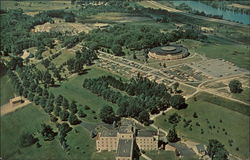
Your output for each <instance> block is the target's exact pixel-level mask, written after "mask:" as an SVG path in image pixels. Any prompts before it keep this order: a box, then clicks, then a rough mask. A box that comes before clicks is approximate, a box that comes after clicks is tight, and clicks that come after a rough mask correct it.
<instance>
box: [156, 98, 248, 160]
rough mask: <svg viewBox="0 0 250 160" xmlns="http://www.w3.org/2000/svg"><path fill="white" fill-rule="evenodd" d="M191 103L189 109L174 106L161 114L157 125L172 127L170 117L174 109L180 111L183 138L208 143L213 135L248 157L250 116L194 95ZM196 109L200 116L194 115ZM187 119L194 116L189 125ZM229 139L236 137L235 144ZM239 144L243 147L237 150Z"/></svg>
mask: <svg viewBox="0 0 250 160" xmlns="http://www.w3.org/2000/svg"><path fill="white" fill-rule="evenodd" d="M224 101H226V100H224ZM187 103H188V108H187V109H183V110H180V111H177V110H171V111H169V112H167V113H166V115H162V116H160V117H158V118H157V119H156V120H155V124H156V126H159V127H161V128H163V129H165V130H168V129H169V128H170V127H171V126H172V124H171V123H169V122H168V117H169V116H170V115H171V114H173V113H178V114H179V115H180V116H181V117H182V118H181V121H180V122H179V123H178V125H177V128H176V130H177V133H178V134H179V136H180V137H181V138H185V139H190V140H192V141H195V142H199V143H204V144H208V140H209V139H213V138H216V139H218V140H219V141H221V142H222V143H223V144H224V145H225V147H226V149H227V150H228V151H229V152H230V153H232V154H235V155H238V156H240V157H241V158H244V159H246V158H247V157H248V156H249V155H248V150H249V144H248V142H249V125H248V122H249V116H246V115H243V114H241V113H237V112H235V111H232V110H229V109H227V108H224V107H221V106H219V105H216V104H213V103H212V102H206V101H203V100H200V99H199V98H198V100H197V101H194V100H193V99H190V100H188V102H187ZM229 103H230V102H229ZM194 112H196V113H197V115H198V118H194V117H193V114H194ZM184 119H185V120H186V121H189V120H191V122H190V124H189V125H187V126H186V127H184V124H185V123H184ZM202 130H203V133H202ZM229 140H233V143H232V146H230V145H229V142H228V141H229ZM236 147H239V151H236Z"/></svg>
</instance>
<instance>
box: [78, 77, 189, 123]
mask: <svg viewBox="0 0 250 160" xmlns="http://www.w3.org/2000/svg"><path fill="white" fill-rule="evenodd" d="M83 87H84V88H87V89H89V90H91V91H92V92H93V93H95V94H97V95H98V96H101V97H103V98H104V99H105V100H107V101H110V102H112V103H115V104H117V105H118V106H119V108H118V110H117V114H118V115H119V116H120V117H133V118H136V119H138V120H139V121H141V122H143V123H145V124H146V125H148V124H149V123H151V121H150V119H149V114H148V113H149V112H150V113H151V114H156V113H159V111H160V110H165V109H167V108H168V107H169V106H170V105H171V104H172V101H175V102H176V99H175V98H174V100H173V98H172V97H175V96H172V97H171V95H170V94H169V93H168V89H167V88H166V86H165V85H164V84H158V83H156V82H152V81H150V80H148V79H147V78H143V77H141V76H138V77H137V78H135V79H131V80H130V81H129V82H128V83H125V82H123V81H122V80H121V79H119V80H118V79H115V78H114V77H112V76H102V77H99V78H96V79H86V80H85V81H84V83H83ZM113 88H116V89H118V90H120V91H125V92H126V93H127V95H126V94H125V95H124V94H122V93H121V92H119V91H114V89H113ZM178 97H179V96H178ZM181 98H183V97H182V96H181ZM184 104H185V99H184V101H183V99H178V98H177V103H176V105H175V108H177V109H180V108H181V106H183V105H184ZM145 111H147V112H145ZM139 117H140V118H139ZM142 117H144V118H142Z"/></svg>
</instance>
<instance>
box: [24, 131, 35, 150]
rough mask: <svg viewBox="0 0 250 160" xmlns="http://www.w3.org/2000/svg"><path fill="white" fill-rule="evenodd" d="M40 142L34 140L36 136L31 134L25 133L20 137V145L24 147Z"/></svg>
mask: <svg viewBox="0 0 250 160" xmlns="http://www.w3.org/2000/svg"><path fill="white" fill-rule="evenodd" d="M37 141H38V139H37V138H34V136H33V135H32V134H30V133H24V134H22V135H21V137H20V145H21V146H22V147H28V146H31V145H32V144H35V143H36V142H37Z"/></svg>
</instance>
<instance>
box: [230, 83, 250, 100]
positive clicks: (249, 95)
mask: <svg viewBox="0 0 250 160" xmlns="http://www.w3.org/2000/svg"><path fill="white" fill-rule="evenodd" d="M232 97H233V98H235V99H238V100H241V101H244V102H247V103H250V88H248V87H245V88H243V91H242V92H241V93H239V94H232Z"/></svg>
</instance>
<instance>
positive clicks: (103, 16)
mask: <svg viewBox="0 0 250 160" xmlns="http://www.w3.org/2000/svg"><path fill="white" fill-rule="evenodd" d="M149 20H151V19H150V18H148V17H139V16H133V15H130V14H127V13H119V12H106V13H100V14H97V15H93V16H90V17H88V19H87V20H86V21H100V22H120V23H125V22H141V21H149Z"/></svg>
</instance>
